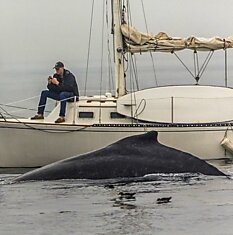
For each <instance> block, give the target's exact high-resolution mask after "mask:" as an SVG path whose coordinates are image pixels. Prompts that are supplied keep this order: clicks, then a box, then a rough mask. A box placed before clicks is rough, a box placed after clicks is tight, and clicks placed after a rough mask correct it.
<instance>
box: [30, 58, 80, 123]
mask: <svg viewBox="0 0 233 235" xmlns="http://www.w3.org/2000/svg"><path fill="white" fill-rule="evenodd" d="M54 69H55V70H56V73H55V74H54V75H53V77H51V76H49V78H48V85H47V88H48V90H43V91H42V92H41V96H40V102H39V105H38V112H37V115H35V116H34V117H32V118H31V120H38V119H44V110H45V105H46V101H47V98H51V99H54V100H60V101H61V105H60V114H59V118H58V119H57V120H56V121H55V123H62V122H65V112H66V102H67V100H72V99H73V98H74V97H75V96H76V97H77V99H78V97H79V91H78V85H77V82H76V79H75V76H74V75H73V74H72V73H71V72H70V71H68V70H67V69H65V68H64V64H63V63H62V62H60V61H59V62H57V63H56V64H55V66H54ZM77 99H76V100H77Z"/></svg>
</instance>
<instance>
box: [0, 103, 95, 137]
mask: <svg viewBox="0 0 233 235" xmlns="http://www.w3.org/2000/svg"><path fill="white" fill-rule="evenodd" d="M0 109H1V110H3V112H5V113H6V114H7V115H8V116H10V117H11V118H12V119H15V120H16V121H17V122H18V123H20V124H22V125H24V126H26V127H28V128H29V129H32V130H37V131H41V132H45V133H59V134H64V133H70V132H76V131H82V130H85V129H86V128H88V127H90V126H92V125H87V126H84V127H83V128H79V129H74V130H70V131H65V130H64V131H56V130H53V131H52V130H51V131H50V130H45V129H41V128H36V127H34V126H32V125H30V124H27V123H25V122H22V121H20V120H19V119H18V118H17V117H16V116H13V115H11V114H10V113H8V112H7V111H6V110H5V109H4V108H2V107H1V106H0ZM3 118H4V117H3ZM4 121H6V122H7V120H6V119H5V118H4ZM40 124H41V123H40ZM46 124H47V123H46Z"/></svg>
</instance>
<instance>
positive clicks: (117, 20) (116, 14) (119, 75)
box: [112, 0, 125, 97]
mask: <svg viewBox="0 0 233 235" xmlns="http://www.w3.org/2000/svg"><path fill="white" fill-rule="evenodd" d="M121 10H122V9H121V0H112V14H113V26H112V27H113V38H114V58H115V82H116V94H115V95H116V97H120V96H123V95H125V81H124V58H123V39H122V34H121V22H122V19H121V17H122V12H121Z"/></svg>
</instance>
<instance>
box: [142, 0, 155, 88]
mask: <svg viewBox="0 0 233 235" xmlns="http://www.w3.org/2000/svg"><path fill="white" fill-rule="evenodd" d="M141 4H142V10H143V16H144V20H145V25H146V31H147V33H149V30H148V24H147V20H146V13H145V7H144V3H143V0H141ZM149 53H150V57H151V61H152V66H153V74H154V79H155V85H156V86H158V81H157V76H156V69H155V62H154V57H153V55H152V52H151V51H149Z"/></svg>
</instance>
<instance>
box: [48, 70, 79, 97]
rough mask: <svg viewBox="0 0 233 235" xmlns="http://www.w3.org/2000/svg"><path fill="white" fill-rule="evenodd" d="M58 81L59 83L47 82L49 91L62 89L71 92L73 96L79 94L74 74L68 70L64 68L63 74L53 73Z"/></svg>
mask: <svg viewBox="0 0 233 235" xmlns="http://www.w3.org/2000/svg"><path fill="white" fill-rule="evenodd" d="M53 77H54V78H56V79H57V80H58V81H59V85H55V84H48V85H47V88H48V89H49V90H50V91H54V92H56V93H61V92H62V91H69V92H73V93H74V95H75V96H79V91H78V85H77V82H76V79H75V76H74V75H73V74H72V73H71V72H70V71H68V70H66V69H64V73H63V75H59V74H57V73H55V74H54V75H53Z"/></svg>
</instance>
